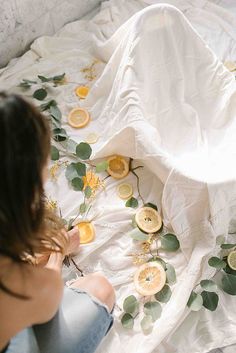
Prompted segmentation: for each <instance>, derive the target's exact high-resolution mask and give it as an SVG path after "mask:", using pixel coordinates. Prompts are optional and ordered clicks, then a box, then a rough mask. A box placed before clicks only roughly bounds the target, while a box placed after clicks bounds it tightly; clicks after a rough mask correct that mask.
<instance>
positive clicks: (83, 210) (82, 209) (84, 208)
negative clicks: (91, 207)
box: [79, 203, 87, 214]
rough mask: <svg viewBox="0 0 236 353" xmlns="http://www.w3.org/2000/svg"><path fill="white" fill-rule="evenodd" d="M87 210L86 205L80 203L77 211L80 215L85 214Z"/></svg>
mask: <svg viewBox="0 0 236 353" xmlns="http://www.w3.org/2000/svg"><path fill="white" fill-rule="evenodd" d="M86 210H87V205H86V203H81V205H80V206H79V211H80V213H81V214H83V213H85V212H86Z"/></svg>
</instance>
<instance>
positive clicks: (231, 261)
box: [227, 250, 236, 271]
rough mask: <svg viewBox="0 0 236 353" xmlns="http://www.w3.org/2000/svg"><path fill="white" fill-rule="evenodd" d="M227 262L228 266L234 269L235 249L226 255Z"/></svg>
mask: <svg viewBox="0 0 236 353" xmlns="http://www.w3.org/2000/svg"><path fill="white" fill-rule="evenodd" d="M227 262H228V265H229V267H230V268H231V269H232V270H235V271H236V250H233V251H231V252H230V253H229V255H228V257H227Z"/></svg>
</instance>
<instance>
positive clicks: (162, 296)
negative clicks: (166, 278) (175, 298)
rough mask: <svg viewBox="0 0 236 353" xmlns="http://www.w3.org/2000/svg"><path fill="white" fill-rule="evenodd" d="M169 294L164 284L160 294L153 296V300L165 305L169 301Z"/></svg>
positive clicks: (169, 290) (167, 287) (168, 288)
mask: <svg viewBox="0 0 236 353" xmlns="http://www.w3.org/2000/svg"><path fill="white" fill-rule="evenodd" d="M171 294H172V292H171V289H170V287H169V286H168V285H167V284H166V285H165V286H164V287H163V288H162V290H161V291H160V292H158V293H156V294H155V299H156V300H158V301H159V302H161V303H167V302H168V301H169V300H170V297H171Z"/></svg>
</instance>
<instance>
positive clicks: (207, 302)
mask: <svg viewBox="0 0 236 353" xmlns="http://www.w3.org/2000/svg"><path fill="white" fill-rule="evenodd" d="M201 296H202V299H203V306H204V307H205V308H206V309H208V310H210V311H215V310H216V308H217V306H218V302H219V297H218V294H216V293H214V292H207V291H203V292H202V293H201Z"/></svg>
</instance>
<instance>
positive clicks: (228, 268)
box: [224, 264, 236, 276]
mask: <svg viewBox="0 0 236 353" xmlns="http://www.w3.org/2000/svg"><path fill="white" fill-rule="evenodd" d="M224 271H225V272H226V273H229V274H230V275H234V276H236V271H235V270H232V268H231V267H229V265H228V264H227V265H226V267H225V268H224Z"/></svg>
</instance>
